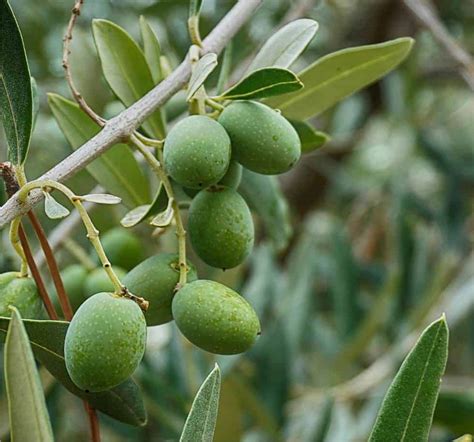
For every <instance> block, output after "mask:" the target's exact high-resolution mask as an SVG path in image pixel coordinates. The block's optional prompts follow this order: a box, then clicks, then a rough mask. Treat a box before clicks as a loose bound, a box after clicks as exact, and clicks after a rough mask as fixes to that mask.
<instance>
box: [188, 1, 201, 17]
mask: <svg viewBox="0 0 474 442" xmlns="http://www.w3.org/2000/svg"><path fill="white" fill-rule="evenodd" d="M201 8H202V0H190V2H189V17H190V18H191V17H195V16H199V14H200V13H201Z"/></svg>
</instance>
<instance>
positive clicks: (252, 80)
mask: <svg viewBox="0 0 474 442" xmlns="http://www.w3.org/2000/svg"><path fill="white" fill-rule="evenodd" d="M302 87H303V83H302V82H301V81H300V79H299V78H298V77H297V76H296V75H295V74H294V73H293V72H291V71H289V70H287V69H282V68H263V69H258V70H256V71H253V72H252V73H250V74H249V75H247V76H246V77H245V78H244V79H242V80H241V81H240V82H239V83H237V84H236V85H234V86H232V87H231V88H230V89H228V90H227V91H226V92H224V93H223V94H222V95H220V96H219V97H217V98H219V99H221V100H222V99H224V100H253V99H257V98H265V97H271V96H273V95H280V94H286V93H288V92H293V91H297V90H298V89H301V88H302Z"/></svg>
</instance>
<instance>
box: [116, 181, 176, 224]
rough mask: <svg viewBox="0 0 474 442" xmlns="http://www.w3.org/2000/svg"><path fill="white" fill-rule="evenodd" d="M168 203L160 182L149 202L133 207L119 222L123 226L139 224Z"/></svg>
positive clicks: (160, 210)
mask: <svg viewBox="0 0 474 442" xmlns="http://www.w3.org/2000/svg"><path fill="white" fill-rule="evenodd" d="M167 205H168V196H167V195H166V192H165V189H164V188H163V186H162V185H161V184H160V186H159V187H158V190H157V191H156V194H155V198H154V199H153V202H152V203H151V204H145V205H143V206H138V207H136V208H135V209H133V210H131V211H130V212H128V213H127V214H126V215H125V216H124V217H123V218H122V220H121V221H120V224H122V226H124V227H133V226H136V225H137V224H140V223H141V222H142V221H144V220H145V219H147V218H149V217H151V216H153V215H156V214H158V213H160V212H162V211H163V210H165V209H166V206H167Z"/></svg>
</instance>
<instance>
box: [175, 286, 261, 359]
mask: <svg viewBox="0 0 474 442" xmlns="http://www.w3.org/2000/svg"><path fill="white" fill-rule="evenodd" d="M173 317H174V319H175V321H176V325H177V326H178V328H179V330H180V331H181V333H183V335H184V336H186V338H187V339H189V341H191V342H192V343H193V344H194V345H196V346H198V347H200V348H202V349H203V350H206V351H209V352H211V353H216V354H224V355H228V354H237V353H242V352H244V351H246V350H248V349H249V348H250V347H251V346H252V345H253V343H254V342H255V339H256V338H257V336H258V335H259V334H260V322H259V320H258V317H257V314H256V313H255V311H254V309H253V308H252V306H251V305H250V304H249V303H248V302H247V301H246V300H245V299H244V298H243V297H242V296H240V295H239V294H238V293H237V292H235V291H234V290H232V289H230V288H228V287H226V286H225V285H222V284H220V283H218V282H215V281H208V280H197V281H194V282H191V283H189V284H186V285H185V286H184V287H183V288H182V289H181V290H179V291H178V293H177V294H176V295H175V297H174V299H173Z"/></svg>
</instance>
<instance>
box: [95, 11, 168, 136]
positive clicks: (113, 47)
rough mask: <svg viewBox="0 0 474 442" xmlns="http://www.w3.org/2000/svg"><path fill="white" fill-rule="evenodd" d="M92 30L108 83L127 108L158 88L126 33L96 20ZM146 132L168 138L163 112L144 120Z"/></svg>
mask: <svg viewBox="0 0 474 442" xmlns="http://www.w3.org/2000/svg"><path fill="white" fill-rule="evenodd" d="M92 30H93V34H94V41H95V44H96V47H97V52H98V54H99V58H100V61H101V64H102V71H103V73H104V76H105V79H106V80H107V83H108V84H109V86H110V88H111V89H112V91H113V92H114V94H115V95H117V97H118V98H119V99H120V101H122V103H123V104H124V105H125V106H131V105H132V104H133V103H135V102H136V101H138V100H139V99H140V98H141V97H143V96H144V95H145V94H146V93H147V92H149V91H150V90H151V89H153V87H154V86H155V83H154V82H153V77H152V75H151V72H150V68H149V67H148V64H147V60H146V58H145V55H144V54H143V52H142V50H141V49H140V47H139V46H138V45H137V43H136V42H135V41H134V40H133V38H132V37H131V36H130V35H129V34H128V33H127V32H126V31H125V29H123V28H121V27H120V26H118V25H116V24H115V23H112V22H111V21H108V20H99V19H96V20H94V21H93V22H92ZM143 128H144V129H145V130H146V131H147V132H148V133H149V134H150V135H151V136H153V137H155V138H158V139H163V138H164V137H165V123H164V119H163V115H162V114H161V112H160V110H157V111H155V112H153V114H152V115H151V116H150V117H148V118H147V119H146V120H145V122H144V123H143Z"/></svg>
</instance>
